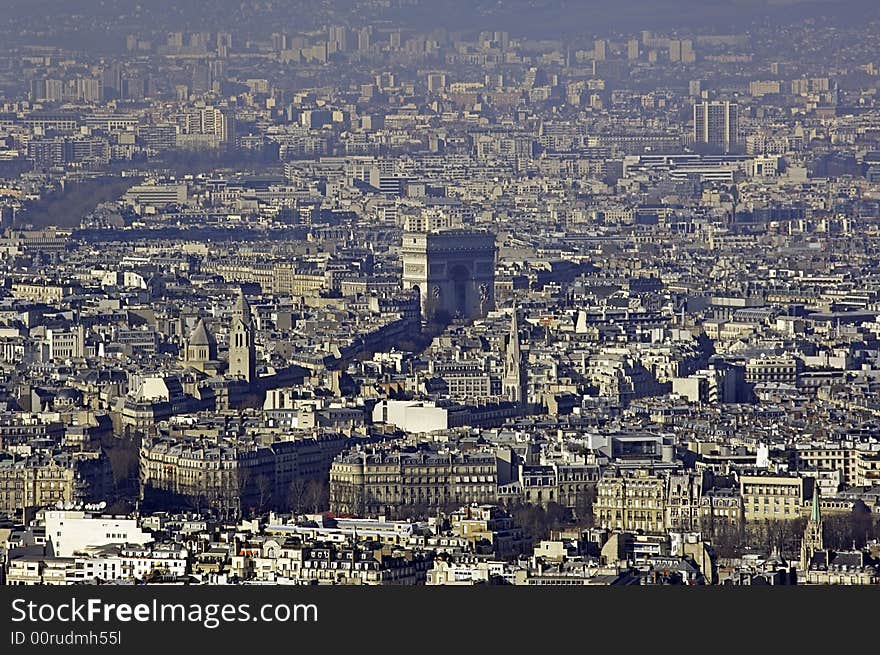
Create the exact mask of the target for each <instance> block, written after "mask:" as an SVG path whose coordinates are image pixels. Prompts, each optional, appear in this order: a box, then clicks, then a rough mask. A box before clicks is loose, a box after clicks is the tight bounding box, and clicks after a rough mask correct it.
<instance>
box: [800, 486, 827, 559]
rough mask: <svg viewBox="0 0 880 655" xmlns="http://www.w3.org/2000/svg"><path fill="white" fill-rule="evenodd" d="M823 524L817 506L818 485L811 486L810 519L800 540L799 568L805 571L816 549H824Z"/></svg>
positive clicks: (820, 512) (819, 509)
mask: <svg viewBox="0 0 880 655" xmlns="http://www.w3.org/2000/svg"><path fill="white" fill-rule="evenodd" d="M824 531H825V530H824V525H823V523H822V511H821V508H820V506H819V486H818V485H814V486H813V503H812V507H811V508H810V520H809V521H807V525H806V527H805V528H804V538H803V540H802V541H801V569H802V570H804V571H806V570H807V568H808V567H809V566H810V561H811V560H812V559H813V554H814V553H815V552H817V551H821V550H825V535H824V534H823V533H824Z"/></svg>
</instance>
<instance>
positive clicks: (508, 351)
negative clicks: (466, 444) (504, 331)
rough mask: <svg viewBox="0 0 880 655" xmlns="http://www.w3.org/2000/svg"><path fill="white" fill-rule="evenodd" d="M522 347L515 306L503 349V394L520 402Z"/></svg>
mask: <svg viewBox="0 0 880 655" xmlns="http://www.w3.org/2000/svg"><path fill="white" fill-rule="evenodd" d="M522 364H523V362H522V349H521V347H520V340H519V318H518V316H517V311H516V307H514V308H513V316H512V317H511V320H510V335H509V336H508V338H507V346H506V347H505V349H504V394H505V395H506V396H507V399H508V400H511V401H513V402H515V403H521V402H523V400H524V397H525V394H524V393H523V380H524V376H523V371H522Z"/></svg>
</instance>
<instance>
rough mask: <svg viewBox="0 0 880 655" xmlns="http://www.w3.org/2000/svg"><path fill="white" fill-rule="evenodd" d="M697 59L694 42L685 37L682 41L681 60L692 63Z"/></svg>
mask: <svg viewBox="0 0 880 655" xmlns="http://www.w3.org/2000/svg"><path fill="white" fill-rule="evenodd" d="M696 60H697V55H696V53H695V52H694V42H693V41H691V40H690V39H685V40H684V41H682V42H681V61H682V63H684V64H692V63H694V62H695V61H696Z"/></svg>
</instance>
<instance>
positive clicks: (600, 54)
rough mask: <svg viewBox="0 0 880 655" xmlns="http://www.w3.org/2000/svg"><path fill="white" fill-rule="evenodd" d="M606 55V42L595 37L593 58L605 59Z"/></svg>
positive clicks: (597, 59)
mask: <svg viewBox="0 0 880 655" xmlns="http://www.w3.org/2000/svg"><path fill="white" fill-rule="evenodd" d="M607 56H608V42H607V41H605V40H604V39H596V41H595V42H594V43H593V59H595V60H596V61H605V57H607Z"/></svg>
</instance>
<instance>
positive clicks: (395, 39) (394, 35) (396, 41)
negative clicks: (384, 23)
mask: <svg viewBox="0 0 880 655" xmlns="http://www.w3.org/2000/svg"><path fill="white" fill-rule="evenodd" d="M400 43H401V37H400V30H394V31H393V32H391V34H390V35H389V36H388V45H389V46H391V48H392V49H393V50H397V49H399V48H400Z"/></svg>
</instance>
